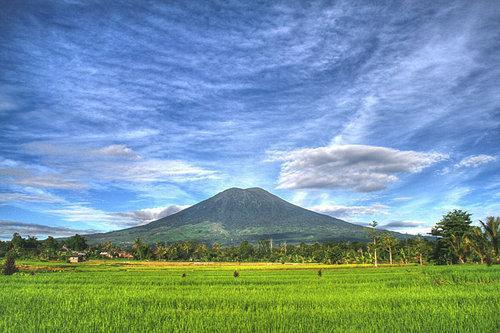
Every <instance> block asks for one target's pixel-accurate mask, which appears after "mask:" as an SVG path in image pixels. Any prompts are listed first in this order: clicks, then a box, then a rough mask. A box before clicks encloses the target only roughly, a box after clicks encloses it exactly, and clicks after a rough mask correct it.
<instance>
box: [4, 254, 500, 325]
mask: <svg viewBox="0 0 500 333" xmlns="http://www.w3.org/2000/svg"><path fill="white" fill-rule="evenodd" d="M18 264H20V266H21V268H22V272H21V273H17V274H15V275H13V276H0V332H52V331H57V332H162V331H163V332H168V331H183V332H197V331H199V332H250V331H253V332H263V331H289V332H363V331H366V332H368V331H371V332H375V331H380V332H387V331H391V332H459V331H461V332H500V318H499V313H500V266H492V267H487V266H483V265H462V266H424V267H419V266H405V267H379V268H371V267H370V268H368V267H347V266H328V265H317V264H299V265H297V264H295V265H292V264H286V265H282V264H262V263H260V264H242V265H238V264H234V263H232V264H221V263H218V264H192V263H191V264H188V263H184V264H182V263H161V262H133V261H131V262H124V261H94V262H87V263H82V264H71V265H70V264H61V263H41V262H38V263H37V262H25V263H18ZM23 264H24V265H23ZM319 268H322V274H321V276H319V275H318V270H319ZM235 269H236V270H238V271H239V273H240V275H239V277H238V278H235V277H233V272H234V270H235ZM32 271H35V272H36V273H35V274H34V275H31V273H30V272H32ZM183 273H185V274H186V277H182V274H183Z"/></svg>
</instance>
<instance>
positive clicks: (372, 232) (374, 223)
mask: <svg viewBox="0 0 500 333" xmlns="http://www.w3.org/2000/svg"><path fill="white" fill-rule="evenodd" d="M377 225H378V222H377V221H372V223H370V224H369V226H370V227H371V228H370V229H369V231H368V232H369V233H370V236H371V238H372V239H373V243H372V246H371V247H372V250H373V264H374V265H375V267H377V266H378V259H377V246H378V245H377V238H378V232H377V231H376V230H375V228H376V227H377Z"/></svg>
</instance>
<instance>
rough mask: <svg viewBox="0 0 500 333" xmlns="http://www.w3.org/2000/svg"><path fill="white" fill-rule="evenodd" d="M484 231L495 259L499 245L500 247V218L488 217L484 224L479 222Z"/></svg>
mask: <svg viewBox="0 0 500 333" xmlns="http://www.w3.org/2000/svg"><path fill="white" fill-rule="evenodd" d="M479 222H480V223H481V225H482V227H483V229H484V233H485V236H486V239H487V240H488V241H489V242H490V243H491V247H492V248H493V252H494V253H495V257H498V255H499V252H500V250H499V248H498V247H499V245H500V239H499V234H500V217H493V216H488V218H487V219H486V223H484V222H483V221H479Z"/></svg>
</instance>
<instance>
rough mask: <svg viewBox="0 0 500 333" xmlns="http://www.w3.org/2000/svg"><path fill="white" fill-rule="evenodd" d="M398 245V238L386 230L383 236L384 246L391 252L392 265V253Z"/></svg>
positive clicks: (390, 261) (390, 260)
mask: <svg viewBox="0 0 500 333" xmlns="http://www.w3.org/2000/svg"><path fill="white" fill-rule="evenodd" d="M397 245H398V240H397V239H396V238H394V237H393V236H392V235H391V234H390V233H388V232H386V233H384V234H383V236H382V246H383V247H384V248H385V249H386V250H387V252H388V253H389V263H390V264H391V265H392V253H393V251H394V248H395V247H396V246H397Z"/></svg>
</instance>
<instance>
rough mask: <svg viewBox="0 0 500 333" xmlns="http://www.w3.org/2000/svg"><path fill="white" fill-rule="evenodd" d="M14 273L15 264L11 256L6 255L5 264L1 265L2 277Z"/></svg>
mask: <svg viewBox="0 0 500 333" xmlns="http://www.w3.org/2000/svg"><path fill="white" fill-rule="evenodd" d="M15 272H17V267H16V262H15V260H14V257H13V256H11V255H7V259H6V260H5V263H4V264H3V267H2V274H3V275H12V274H14V273H15Z"/></svg>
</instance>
